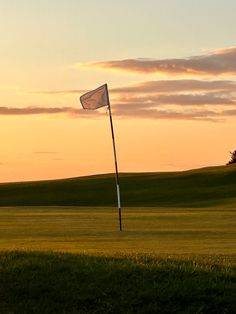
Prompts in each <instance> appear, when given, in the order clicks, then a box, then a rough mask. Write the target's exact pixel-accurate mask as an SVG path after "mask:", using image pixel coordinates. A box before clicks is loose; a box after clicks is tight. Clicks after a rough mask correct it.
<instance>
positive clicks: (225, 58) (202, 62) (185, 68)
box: [79, 47, 236, 75]
mask: <svg viewBox="0 0 236 314" xmlns="http://www.w3.org/2000/svg"><path fill="white" fill-rule="evenodd" d="M79 66H80V67H93V68H102V69H109V70H112V69H114V70H122V71H128V72H139V73H165V74H171V75H178V74H191V75H221V74H231V75H235V74H236V47H231V48H224V49H217V50H213V51H211V52H210V53H208V54H204V55H199V56H190V57H188V58H173V59H125V60H112V61H104V62H91V63H87V64H82V65H79Z"/></svg>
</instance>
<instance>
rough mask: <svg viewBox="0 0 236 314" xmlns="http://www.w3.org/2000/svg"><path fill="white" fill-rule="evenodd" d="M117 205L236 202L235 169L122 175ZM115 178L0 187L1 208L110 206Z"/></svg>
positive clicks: (113, 199)
mask: <svg viewBox="0 0 236 314" xmlns="http://www.w3.org/2000/svg"><path fill="white" fill-rule="evenodd" d="M120 187H121V198H122V205H123V206H125V207H130V206H136V207H137V206H144V207H147V206H152V207H156V206H158V207H204V206H205V207H209V206H219V205H227V204H230V205H231V204H234V205H235V204H236V165H235V164H233V165H228V166H221V167H210V168H203V169H197V170H190V171H183V172H172V173H169V172H168V173H140V174H134V173H132V174H121V176H120ZM115 193H116V188H115V179H114V175H112V174H107V175H97V176H90V177H80V178H72V179H64V180H54V181H53V180H52V181H41V182H40V181H39V182H21V183H2V184H0V206H115V205H116V194H115Z"/></svg>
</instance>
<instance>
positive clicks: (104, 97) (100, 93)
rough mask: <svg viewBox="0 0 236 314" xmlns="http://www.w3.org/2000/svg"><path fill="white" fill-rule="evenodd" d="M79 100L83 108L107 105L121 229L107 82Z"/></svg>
mask: <svg viewBox="0 0 236 314" xmlns="http://www.w3.org/2000/svg"><path fill="white" fill-rule="evenodd" d="M80 102H81V105H82V107H83V108H84V109H87V110H95V109H97V108H100V107H104V106H107V109H108V112H109V116H110V124H111V135H112V141H113V150H114V159H115V170H116V190H117V205H118V206H117V207H118V211H119V224H120V231H122V217H121V204H120V185H119V172H118V163H117V157H116V144H115V135H114V128H113V122H112V114H111V105H110V100H109V94H108V88H107V84H104V85H102V86H100V87H98V88H96V89H94V90H92V91H90V92H88V93H86V94H84V95H82V96H81V97H80Z"/></svg>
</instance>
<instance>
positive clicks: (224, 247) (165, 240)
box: [0, 207, 236, 254]
mask: <svg viewBox="0 0 236 314" xmlns="http://www.w3.org/2000/svg"><path fill="white" fill-rule="evenodd" d="M123 226H124V231H122V232H120V231H119V228H118V215H117V209H116V208H110V207H107V208H101V207H100V208H99V207H97V208H95V207H92V208H90V207H60V208H57V207H32V208H31V207H8V208H3V207H2V208H0V250H16V249H17V250H18V249H30V250H57V251H64V252H86V253H101V252H102V253H106V254H113V253H117V252H120V253H123V252H126V253H130V252H139V253H155V254H160V253H169V254H171V253H172V254H192V253H195V254H206V253H209V254H230V253H235V254H236V209H234V208H220V207H219V208H212V207H211V208H194V209H193V208H191V209H181V208H150V207H147V208H124V209H123Z"/></svg>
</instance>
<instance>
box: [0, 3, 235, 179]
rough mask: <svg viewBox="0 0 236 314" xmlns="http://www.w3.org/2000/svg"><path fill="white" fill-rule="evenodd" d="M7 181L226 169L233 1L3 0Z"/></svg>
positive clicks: (1, 85)
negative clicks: (96, 103)
mask: <svg viewBox="0 0 236 314" xmlns="http://www.w3.org/2000/svg"><path fill="white" fill-rule="evenodd" d="M0 12H1V20H0V26H1V27H0V38H1V39H0V54H1V58H0V69H1V75H0V95H1V98H0V124H1V153H0V181H1V182H7V181H25V180H42V179H53V178H65V177H75V176H81V175H89V174H97V173H107V172H114V159H113V150H112V140H111V132H110V125H109V117H108V115H107V113H106V109H105V108H101V109H99V110H96V111H93V112H88V111H83V110H82V108H81V105H80V102H79V97H80V96H81V95H82V94H83V93H84V92H86V91H88V90H92V89H95V88H96V87H98V86H100V85H102V84H104V83H107V84H108V87H109V92H110V99H111V106H112V111H113V119H114V127H115V135H116V140H117V153H118V163H119V170H120V171H121V172H143V171H176V170H184V169H191V168H200V167H205V166H213V165H222V164H225V163H226V162H227V161H228V160H229V159H230V151H233V150H235V149H236V136H235V134H236V36H235V29H236V19H235V12H236V1H235V0H214V1H213V0H126V1H125V0H119V1H115V0H86V1H85V0H84V1H82V0H50V1H49V0H40V1H38V0H21V1H19V0H0Z"/></svg>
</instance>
